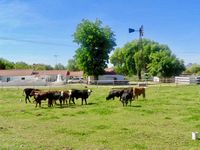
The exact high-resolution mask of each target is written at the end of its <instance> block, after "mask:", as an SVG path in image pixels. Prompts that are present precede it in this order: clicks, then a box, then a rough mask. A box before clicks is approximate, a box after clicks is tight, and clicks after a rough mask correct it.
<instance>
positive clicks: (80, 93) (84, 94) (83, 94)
mask: <svg viewBox="0 0 200 150" xmlns="http://www.w3.org/2000/svg"><path fill="white" fill-rule="evenodd" d="M91 92H92V90H90V89H87V90H76V89H72V90H69V103H70V102H71V100H72V102H73V103H74V104H75V102H74V98H76V99H78V98H81V100H82V101H81V104H82V105H83V100H84V101H85V104H86V105H87V98H88V97H89V96H90V94H91Z"/></svg>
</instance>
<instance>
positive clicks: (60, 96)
mask: <svg viewBox="0 0 200 150" xmlns="http://www.w3.org/2000/svg"><path fill="white" fill-rule="evenodd" d="M48 93H49V95H48V100H49V106H53V101H56V100H59V101H60V106H61V107H62V103H63V104H64V103H65V101H66V104H67V99H68V98H69V94H68V92H67V91H50V92H48Z"/></svg>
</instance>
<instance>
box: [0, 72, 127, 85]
mask: <svg viewBox="0 0 200 150" xmlns="http://www.w3.org/2000/svg"><path fill="white" fill-rule="evenodd" d="M77 77H81V78H82V77H83V71H67V70H14V69H13V70H0V85H4V86H6V85H9V86H21V85H22V86H46V85H63V84H66V83H67V81H68V80H69V79H73V78H77ZM87 79H88V83H89V84H90V83H97V84H127V83H128V81H127V80H125V77H124V76H123V75H118V74H116V73H115V72H114V71H113V69H112V68H107V69H105V74H104V75H100V76H99V77H98V80H97V81H94V78H93V77H92V76H89V77H88V78H87Z"/></svg>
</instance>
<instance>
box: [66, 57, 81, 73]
mask: <svg viewBox="0 0 200 150" xmlns="http://www.w3.org/2000/svg"><path fill="white" fill-rule="evenodd" d="M67 70H69V71H78V70H80V69H79V68H78V66H77V64H76V60H75V59H69V60H68V63H67Z"/></svg>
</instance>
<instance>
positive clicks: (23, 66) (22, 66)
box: [14, 61, 31, 69]
mask: <svg viewBox="0 0 200 150" xmlns="http://www.w3.org/2000/svg"><path fill="white" fill-rule="evenodd" d="M14 66H15V69H30V68H31V66H30V65H28V64H26V63H25V62H22V61H21V62H16V63H15V65H14Z"/></svg>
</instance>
